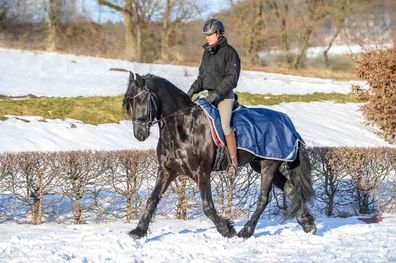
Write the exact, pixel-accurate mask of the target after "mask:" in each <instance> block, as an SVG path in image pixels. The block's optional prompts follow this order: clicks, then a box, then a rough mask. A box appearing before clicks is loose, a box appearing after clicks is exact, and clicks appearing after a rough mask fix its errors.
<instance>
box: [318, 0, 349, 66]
mask: <svg viewBox="0 0 396 263" xmlns="http://www.w3.org/2000/svg"><path fill="white" fill-rule="evenodd" d="M349 5H350V3H349V0H333V1H332V6H331V7H330V8H329V13H330V15H331V16H332V17H333V19H334V24H335V32H334V35H333V36H332V37H331V39H330V41H329V44H328V45H327V48H326V50H325V51H323V56H324V59H325V64H326V67H329V57H328V53H329V50H330V48H331V47H332V46H333V43H334V41H335V40H336V39H337V37H338V35H339V34H340V33H341V30H342V29H343V28H344V26H345V21H346V18H347V16H348V15H349V12H350V11H349Z"/></svg>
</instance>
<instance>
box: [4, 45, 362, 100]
mask: <svg viewBox="0 0 396 263" xmlns="http://www.w3.org/2000/svg"><path fill="white" fill-rule="evenodd" d="M110 68H123V69H127V70H132V71H134V72H136V73H139V74H141V75H143V74H147V73H151V74H154V75H158V76H160V77H163V78H166V79H168V80H169V81H171V82H172V83H173V84H175V85H176V86H177V87H178V88H180V89H183V90H184V91H187V90H188V88H189V87H190V86H191V84H192V83H193V82H194V80H195V79H196V77H197V74H198V68H195V67H187V66H177V65H159V64H145V63H132V62H128V61H123V60H114V59H104V58H95V57H85V56H75V55H67V54H57V53H48V52H31V51H20V50H12V49H2V48H0V95H1V94H2V95H12V96H17V95H27V94H34V95H37V96H56V97H73V96H95V95H100V96H115V95H120V94H123V93H124V92H125V89H126V85H127V80H128V73H126V72H119V71H111V70H110ZM353 84H358V85H365V84H364V82H361V81H335V80H329V79H318V78H308V77H298V76H289V75H283V74H273V73H264V72H256V71H242V72H241V76H240V79H239V82H238V88H237V89H236V91H241V92H242V91H244V92H251V93H258V94H262V93H272V94H306V93H313V92H339V93H349V92H350V91H351V87H352V85H353Z"/></svg>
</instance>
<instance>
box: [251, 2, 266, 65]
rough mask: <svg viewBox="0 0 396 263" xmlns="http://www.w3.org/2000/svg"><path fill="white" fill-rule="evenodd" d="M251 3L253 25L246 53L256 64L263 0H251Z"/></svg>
mask: <svg viewBox="0 0 396 263" xmlns="http://www.w3.org/2000/svg"><path fill="white" fill-rule="evenodd" d="M252 5H253V12H254V17H253V26H252V29H251V31H250V36H249V48H248V54H249V60H250V63H251V64H253V65H255V64H258V62H259V61H258V50H259V39H260V35H259V34H260V33H261V32H262V31H263V30H264V21H263V19H262V16H263V9H264V6H263V1H261V0H252Z"/></svg>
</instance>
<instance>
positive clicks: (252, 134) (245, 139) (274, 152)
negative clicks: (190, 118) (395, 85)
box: [195, 97, 305, 161]
mask: <svg viewBox="0 0 396 263" xmlns="http://www.w3.org/2000/svg"><path fill="white" fill-rule="evenodd" d="M195 103H197V104H198V105H200V106H201V107H202V109H203V110H204V112H205V114H206V115H207V116H208V117H209V118H211V119H212V121H213V123H214V128H215V132H216V133H217V135H218V137H219V139H220V140H221V142H222V144H223V145H224V144H225V143H224V142H225V140H224V133H223V130H222V128H221V122H220V115H219V111H218V110H217V108H215V107H214V106H213V105H212V104H210V103H209V102H208V101H207V100H206V99H205V98H203V97H199V98H198V99H197V100H196V101H195ZM231 127H233V128H234V129H235V135H236V141H237V148H238V149H242V150H245V151H248V152H251V153H252V154H254V155H256V156H258V157H261V158H265V159H274V160H281V161H294V160H295V159H296V156H297V151H298V142H301V143H302V144H305V142H304V140H303V139H302V138H301V136H300V134H298V132H297V130H296V128H295V127H294V125H293V123H292V121H291V120H290V118H289V116H287V115H286V114H284V113H282V112H278V111H274V110H269V109H266V108H253V107H245V106H240V107H239V108H238V109H236V110H235V111H234V112H233V115H232V118H231Z"/></svg>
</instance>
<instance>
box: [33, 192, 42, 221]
mask: <svg viewBox="0 0 396 263" xmlns="http://www.w3.org/2000/svg"><path fill="white" fill-rule="evenodd" d="M40 208H41V199H40V198H39V197H38V196H34V197H33V204H32V224H33V225H38V224H40V223H41V212H40Z"/></svg>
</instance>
